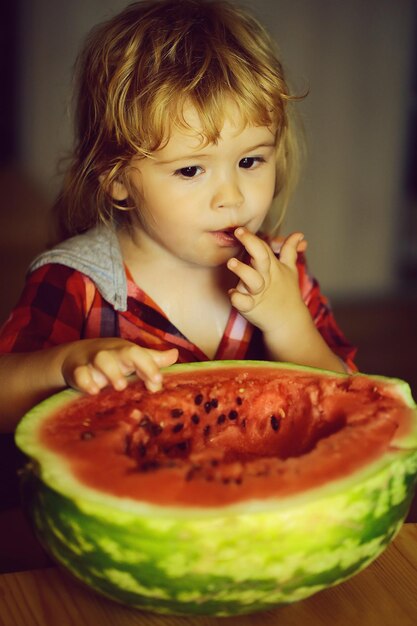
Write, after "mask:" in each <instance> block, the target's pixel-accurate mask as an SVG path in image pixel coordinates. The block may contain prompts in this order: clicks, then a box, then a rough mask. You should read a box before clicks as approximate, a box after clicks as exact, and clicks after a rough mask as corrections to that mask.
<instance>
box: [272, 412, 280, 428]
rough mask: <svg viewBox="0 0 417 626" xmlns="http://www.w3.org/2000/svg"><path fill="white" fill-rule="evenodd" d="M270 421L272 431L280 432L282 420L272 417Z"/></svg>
mask: <svg viewBox="0 0 417 626" xmlns="http://www.w3.org/2000/svg"><path fill="white" fill-rule="evenodd" d="M270 420H271V426H272V430H275V431H276V430H279V427H280V424H281V420H280V419H278V418H277V417H276V416H275V415H271V417H270Z"/></svg>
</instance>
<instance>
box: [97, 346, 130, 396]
mask: <svg viewBox="0 0 417 626" xmlns="http://www.w3.org/2000/svg"><path fill="white" fill-rule="evenodd" d="M129 349H130V348H129ZM122 352H123V350H121V351H120V352H119V351H115V350H100V351H99V352H97V354H96V355H95V357H94V359H93V362H92V366H93V368H94V369H95V370H97V371H98V372H99V373H100V374H101V375H102V376H104V377H105V378H106V379H107V381H108V384H110V385H111V386H112V387H114V388H115V389H118V390H121V389H124V388H125V387H126V385H127V382H126V376H128V375H129V374H132V373H133V372H134V367H132V364H131V363H128V362H126V361H125V360H124V359H123V358H122ZM96 377H97V375H96Z"/></svg>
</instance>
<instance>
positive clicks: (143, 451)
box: [138, 443, 146, 458]
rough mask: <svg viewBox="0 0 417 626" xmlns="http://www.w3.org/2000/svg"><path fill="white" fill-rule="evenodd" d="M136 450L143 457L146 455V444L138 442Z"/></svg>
mask: <svg viewBox="0 0 417 626" xmlns="http://www.w3.org/2000/svg"><path fill="white" fill-rule="evenodd" d="M138 452H139V456H140V457H142V458H143V457H144V456H146V446H145V445H144V444H143V443H140V444H139V447H138Z"/></svg>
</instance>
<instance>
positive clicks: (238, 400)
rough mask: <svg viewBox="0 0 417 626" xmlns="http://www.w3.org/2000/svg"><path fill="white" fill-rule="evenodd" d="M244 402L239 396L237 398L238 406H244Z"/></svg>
mask: <svg viewBox="0 0 417 626" xmlns="http://www.w3.org/2000/svg"><path fill="white" fill-rule="evenodd" d="M242 402H243V400H242V398H240V397H239V396H238V397H237V398H236V404H238V405H239V406H240V405H241V404H242Z"/></svg>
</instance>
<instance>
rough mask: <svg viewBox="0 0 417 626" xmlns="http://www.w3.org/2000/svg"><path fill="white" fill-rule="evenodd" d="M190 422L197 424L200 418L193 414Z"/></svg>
mask: <svg viewBox="0 0 417 626" xmlns="http://www.w3.org/2000/svg"><path fill="white" fill-rule="evenodd" d="M191 421H192V422H193V423H194V424H199V423H200V418H199V417H198V415H197V413H194V415H192V416H191Z"/></svg>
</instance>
